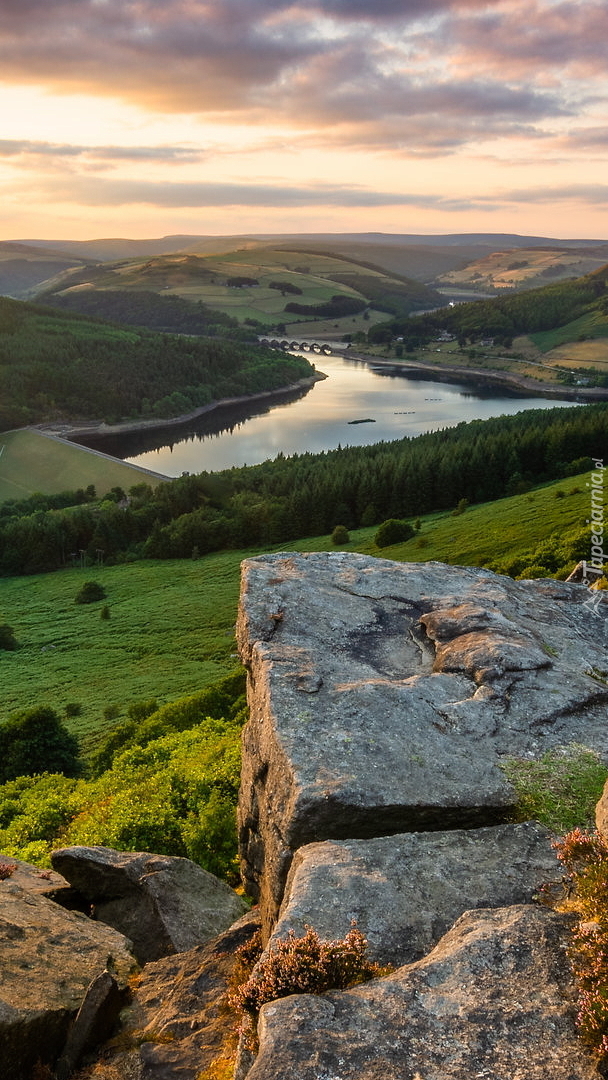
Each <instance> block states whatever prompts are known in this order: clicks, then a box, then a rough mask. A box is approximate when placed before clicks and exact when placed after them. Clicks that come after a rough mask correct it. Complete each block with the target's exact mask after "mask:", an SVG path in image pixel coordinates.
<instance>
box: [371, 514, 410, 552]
mask: <svg viewBox="0 0 608 1080" xmlns="http://www.w3.org/2000/svg"><path fill="white" fill-rule="evenodd" d="M413 535H414V530H413V528H412V526H411V525H410V523H409V521H400V520H399V519H398V518H388V520H387V521H383V522H382V525H381V526H380V528H379V529H378V531H377V533H376V535H375V536H374V543H375V545H376V547H379V548H385V547H390V545H391V544H400V543H402V542H403V541H404V540H410V539H411V538H412V536H413Z"/></svg>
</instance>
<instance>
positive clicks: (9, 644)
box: [0, 623, 19, 652]
mask: <svg viewBox="0 0 608 1080" xmlns="http://www.w3.org/2000/svg"><path fill="white" fill-rule="evenodd" d="M18 648H19V642H18V641H17V639H16V637H15V634H14V631H13V628H12V626H8V625H7V624H6V623H0V649H5V650H6V651H7V652H13V651H14V650H15V649H18Z"/></svg>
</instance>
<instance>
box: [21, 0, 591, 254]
mask: <svg viewBox="0 0 608 1080" xmlns="http://www.w3.org/2000/svg"><path fill="white" fill-rule="evenodd" d="M0 116H1V117H2V120H1V122H0V196H1V197H0V239H4V240H14V239H20V238H46V239H81V240H84V239H92V238H97V237H133V238H143V237H158V236H164V235H172V234H184V233H187V234H203V235H215V234H229V235H233V234H235V235H236V234H238V235H242V234H248V233H284V232H389V233H390V232H392V233H450V232H516V233H520V234H531V235H541V236H555V237H564V238H572V237H580V238H601V239H606V238H608V169H607V162H608V4H607V3H606V0H525V2H523V0H489V2H487V3H485V2H484V0H294V2H289V0H2V3H1V5H0Z"/></svg>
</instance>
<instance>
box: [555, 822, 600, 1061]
mask: <svg viewBox="0 0 608 1080" xmlns="http://www.w3.org/2000/svg"><path fill="white" fill-rule="evenodd" d="M555 848H556V851H557V856H558V858H559V859H560V860H561V862H562V863H563V864H564V865H565V867H566V870H567V876H568V895H569V906H570V907H571V908H572V907H573V908H574V909H575V910H576V911H577V912H578V915H579V922H578V924H577V926H576V928H575V930H574V934H573V941H572V946H571V948H570V950H569V955H570V960H571V963H572V968H573V971H574V976H575V979H576V981H577V984H578V1015H577V1018H576V1021H577V1025H578V1028H579V1030H580V1033H581V1035H582V1037H583V1038H584V1040H585V1042H587V1043H588V1044H589V1045H590V1046H591V1047H592V1048H593V1049H594V1050H595V1051H596V1052H597V1053H598V1054H599V1055H600V1059H601V1062H602V1063H603V1065H604V1068H602V1066H600V1070H599V1072H601V1074H602V1075H605V1063H606V1061H607V1060H608V841H607V840H606V838H605V837H603V836H602V835H600V834H599V833H587V832H583V831H582V830H581V829H574V830H573V831H572V832H570V833H569V834H568V835H567V836H565V837H563V839H562V840H560V841H559V842H558V843H557V844H555Z"/></svg>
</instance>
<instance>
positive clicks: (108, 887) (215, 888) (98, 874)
mask: <svg viewBox="0 0 608 1080" xmlns="http://www.w3.org/2000/svg"><path fill="white" fill-rule="evenodd" d="M51 861H52V863H53V867H54V869H55V870H57V871H58V872H59V873H60V874H62V875H63V876H64V877H65V878H67V880H68V881H69V882H70V884H71V885H73V886H74V888H75V889H77V890H78V891H79V892H80V893H82V895H83V896H85V897H86V898H87V900H89V901H90V902H91V903H92V904H93V906H94V914H95V918H96V919H98V920H99V921H100V922H103V923H107V924H108V925H109V926H113V927H115V928H116V929H117V930H119V931H120V932H121V933H123V934H126V935H127V936H128V937H129V938H130V939H131V941H132V943H133V952H134V954H135V956H136V957H137V959H138V961H139V963H140V964H144V963H147V962H148V961H150V960H158V959H160V957H162V956H168V955H170V954H171V953H178V952H184V951H185V950H187V949H192V948H193V947H194V946H195V945H200V944H203V943H204V942H206V941H209V940H210V939H211V938H214V937H216V935H217V934H219V933H221V932H222V931H223V930H226V929H227V928H228V927H229V926H230V925H231V924H232V923H233V922H235V920H236V919H238V918H239V917H240V916H241V915H242V914H243V913H244V912H245V911H246V910H247V905H246V904H245V902H244V900H243V899H242V898H241V897H240V896H237V894H236V893H235V892H234V890H233V889H231V888H230V887H229V886H228V885H226V884H225V883H224V882H223V881H219V880H218V878H216V877H214V876H213V875H212V874H209V873H207V871H206V870H203V869H201V867H200V866H197V865H196V864H195V863H193V862H190V860H189V859H180V858H174V857H171V856H168V855H152V854H150V853H148V852H122V851H113V850H112V849H111V848H105V847H71V848H61V849H60V850H58V851H55V852H53V854H52V856H51Z"/></svg>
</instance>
